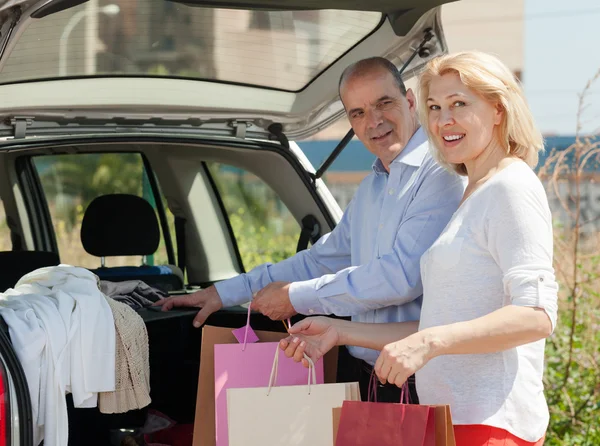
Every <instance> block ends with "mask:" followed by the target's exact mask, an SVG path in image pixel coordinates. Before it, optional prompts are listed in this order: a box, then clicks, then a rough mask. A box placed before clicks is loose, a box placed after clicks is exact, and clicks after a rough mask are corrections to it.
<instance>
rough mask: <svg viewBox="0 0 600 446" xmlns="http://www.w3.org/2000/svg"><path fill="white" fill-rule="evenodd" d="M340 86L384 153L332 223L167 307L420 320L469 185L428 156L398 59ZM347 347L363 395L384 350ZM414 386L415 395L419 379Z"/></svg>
mask: <svg viewBox="0 0 600 446" xmlns="http://www.w3.org/2000/svg"><path fill="white" fill-rule="evenodd" d="M339 92H340V98H341V100H342V103H343V104H344V108H345V110H346V113H347V115H348V119H349V121H350V124H351V125H352V128H353V130H354V132H355V134H356V136H357V137H358V138H359V139H360V141H361V142H362V143H363V144H364V145H365V147H366V148H367V149H368V150H369V151H370V152H371V153H373V154H374V155H375V156H376V157H377V160H376V161H375V163H374V165H373V172H372V173H371V174H369V175H368V176H367V177H366V178H365V179H364V180H363V181H362V183H361V184H360V186H359V188H358V190H357V192H356V194H355V196H354V197H353V199H352V201H351V202H350V204H349V205H348V208H347V209H346V211H345V212H344V215H343V217H342V219H341V221H340V222H339V224H338V225H337V226H336V227H335V229H334V230H333V231H332V232H331V233H329V234H326V235H324V236H323V237H321V239H320V240H319V241H318V242H317V243H316V244H315V245H314V246H312V247H311V248H310V249H308V250H304V251H301V252H299V253H297V254H296V255H294V256H293V257H291V258H289V259H286V260H284V261H282V262H279V263H277V264H266V265H261V266H258V267H257V268H255V269H253V270H252V271H250V272H249V273H246V274H242V275H240V276H237V277H234V278H232V279H229V280H226V281H223V282H219V283H217V284H216V285H214V286H211V287H209V288H207V289H206V290H202V291H199V292H197V293H194V294H191V295H189V296H181V297H171V298H168V299H166V300H164V301H161V302H160V304H162V305H163V310H169V309H170V308H172V307H174V306H197V307H200V308H201V310H200V311H199V313H198V315H197V316H196V318H195V319H194V326H196V327H199V326H201V325H202V324H203V323H204V321H205V320H206V318H207V317H208V316H209V315H210V314H211V313H213V312H214V311H217V310H219V309H220V308H222V307H223V306H232V305H238V304H242V303H245V302H248V301H249V300H252V308H253V309H254V310H257V311H260V312H261V313H263V314H264V315H266V316H268V317H270V318H271V319H285V318H288V317H290V316H292V315H294V314H297V313H300V314H304V315H314V314H335V315H337V316H352V319H353V320H356V321H362V322H369V323H378V322H379V323H381V322H403V321H414V320H418V319H419V314H420V309H421V300H422V285H421V276H420V266H419V261H420V258H421V255H422V254H423V253H424V252H425V251H426V250H427V249H428V248H429V247H430V246H431V244H432V243H433V242H434V241H435V239H436V238H437V237H438V236H439V234H440V233H441V232H442V230H443V229H444V227H445V226H446V224H447V223H448V221H449V220H450V217H451V216H452V214H453V213H454V211H455V210H456V209H457V207H458V204H459V202H460V200H461V198H462V195H463V192H464V182H463V180H462V179H461V178H460V177H458V176H457V175H455V174H453V173H450V172H448V171H446V170H445V169H443V168H442V167H441V166H439V165H438V164H437V163H436V162H435V161H434V160H433V159H432V158H431V155H429V152H428V144H427V137H426V134H425V132H424V130H423V129H421V128H420V125H419V122H418V120H417V115H416V100H415V96H414V94H413V92H412V91H411V90H408V91H407V90H406V87H405V86H404V83H403V82H402V78H401V76H400V73H399V72H398V70H397V69H396V67H395V66H394V65H393V64H392V63H391V62H389V61H388V60H386V59H384V58H379V57H375V58H369V59H365V60H362V61H359V62H357V63H355V64H353V65H351V66H350V67H348V68H347V69H346V70H345V71H344V73H343V74H342V76H341V78H340V83H339ZM253 295H254V299H252V297H253ZM348 351H349V353H350V356H348V355H346V351H345V350H344V349H342V350H341V351H340V367H339V370H340V375H339V376H338V379H339V380H340V381H355V380H358V381H359V382H360V384H361V394H362V395H363V398H366V397H367V395H368V390H367V389H368V386H369V379H370V375H371V371H372V367H373V365H374V364H375V361H376V359H377V357H378V352H375V351H373V350H367V349H362V348H356V347H349V348H348ZM382 387H383V388H381V389H379V391H378V400H379V401H395V402H398V401H399V392H398V389H397V388H396V387H394V386H390V385H387V386H382ZM409 387H411V394H412V397H413V400H415V399H416V393H415V392H414V381H411V380H409Z"/></svg>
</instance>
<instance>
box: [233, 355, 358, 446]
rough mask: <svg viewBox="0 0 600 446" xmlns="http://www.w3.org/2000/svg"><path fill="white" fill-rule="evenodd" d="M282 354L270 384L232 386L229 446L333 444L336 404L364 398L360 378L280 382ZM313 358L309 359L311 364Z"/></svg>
mask: <svg viewBox="0 0 600 446" xmlns="http://www.w3.org/2000/svg"><path fill="white" fill-rule="evenodd" d="M278 358H279V355H275V359H274V360H273V372H272V374H271V377H270V379H269V383H268V384H269V385H268V386H267V387H258V388H251V389H228V390H227V410H228V424H229V446H268V445H285V446H331V444H332V443H331V432H332V429H333V419H332V409H333V408H334V407H339V406H340V405H341V404H343V402H344V401H345V400H353V399H360V392H359V390H358V383H340V384H316V385H315V384H313V383H314V382H315V379H316V376H315V372H314V366H313V365H312V364H311V367H310V374H309V375H308V382H307V384H305V385H299V386H282V387H275V386H274V385H273V384H274V383H275V382H276V377H277V368H278V364H277V363H278ZM310 362H311V361H309V363H310Z"/></svg>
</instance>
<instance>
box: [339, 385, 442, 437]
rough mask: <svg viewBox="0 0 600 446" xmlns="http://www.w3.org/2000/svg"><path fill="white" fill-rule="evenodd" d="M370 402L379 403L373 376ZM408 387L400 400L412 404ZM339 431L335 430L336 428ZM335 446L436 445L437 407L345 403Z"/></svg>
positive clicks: (404, 389)
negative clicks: (409, 400)
mask: <svg viewBox="0 0 600 446" xmlns="http://www.w3.org/2000/svg"><path fill="white" fill-rule="evenodd" d="M369 387H370V389H369V400H373V399H375V400H376V397H377V395H376V383H375V379H374V376H371V385H370V386H369ZM408 395H409V392H408V387H407V385H406V384H405V385H404V386H403V388H402V392H401V396H400V401H401V402H403V401H405V396H406V400H407V401H408V398H409V397H408ZM334 429H335V427H334ZM334 436H335V439H336V440H335V446H362V445H365V446H366V445H377V446H388V445H389V446H392V445H393V446H436V426H435V408H434V407H432V406H421V405H417V404H402V403H401V404H396V403H377V402H360V401H344V403H343V405H342V410H341V414H340V420H339V424H338V426H337V433H334Z"/></svg>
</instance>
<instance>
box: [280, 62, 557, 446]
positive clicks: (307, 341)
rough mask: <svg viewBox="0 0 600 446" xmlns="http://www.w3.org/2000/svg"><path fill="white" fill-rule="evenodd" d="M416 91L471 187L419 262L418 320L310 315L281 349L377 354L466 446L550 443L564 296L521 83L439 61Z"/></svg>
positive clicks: (439, 149)
mask: <svg viewBox="0 0 600 446" xmlns="http://www.w3.org/2000/svg"><path fill="white" fill-rule="evenodd" d="M419 87H420V88H419V90H420V91H419V96H420V101H419V102H420V104H419V106H420V109H419V112H420V118H421V122H422V123H423V124H426V128H427V132H428V136H429V140H430V146H431V148H432V150H433V151H434V153H435V155H436V157H437V159H438V161H439V162H440V163H442V164H443V165H445V166H446V167H448V168H449V169H453V170H454V171H456V172H457V173H458V174H460V175H466V176H467V177H468V186H467V188H466V190H465V194H464V197H463V199H462V202H461V204H460V206H459V208H458V209H457V211H456V212H455V214H454V215H453V217H452V219H451V220H450V222H449V223H448V225H447V226H446V228H445V229H444V231H443V232H442V234H441V235H440V237H439V238H438V240H436V241H435V242H434V244H433V245H432V246H431V248H430V249H429V250H428V251H427V252H425V254H424V255H423V257H422V258H421V275H422V281H423V295H424V298H423V307H422V311H421V320H420V322H419V323H417V322H412V323H397V324H356V323H351V322H347V321H341V320H335V319H328V318H324V317H318V318H308V319H305V320H303V321H301V322H300V323H298V324H296V325H295V326H294V327H292V328H291V330H290V333H291V334H292V336H291V337H290V338H288V340H285V341H282V345H281V348H282V349H284V350H285V351H286V354H287V355H288V356H293V357H294V358H295V359H296V360H297V361H300V360H301V359H302V355H303V354H304V353H305V352H306V354H308V355H309V356H311V357H313V359H317V358H318V357H320V356H321V355H323V354H324V353H325V352H326V351H328V350H329V349H331V348H332V347H333V346H334V345H357V346H361V347H366V348H373V349H377V350H381V354H380V356H379V358H378V360H377V363H376V365H375V372H376V373H377V376H378V377H379V379H380V380H381V381H382V382H390V383H394V384H396V385H398V386H401V385H402V384H403V383H404V382H405V381H406V379H407V377H408V376H410V375H411V374H413V373H416V382H417V392H418V395H419V399H420V402H421V404H427V405H432V404H449V405H450V407H451V411H452V417H453V422H454V424H455V436H456V444H457V446H465V445H468V446H483V445H500V444H501V445H536V446H537V445H541V444H543V441H544V435H545V431H546V429H547V426H548V420H549V414H548V407H547V404H546V401H545V398H544V395H543V385H542V374H543V364H544V345H545V340H544V339H545V338H546V337H547V336H549V335H550V334H551V333H552V331H553V329H554V326H555V324H556V313H557V291H558V286H557V284H556V281H555V278H554V272H553V268H552V251H553V242H552V221H551V215H550V210H549V207H548V201H547V197H546V194H545V191H544V188H543V186H542V184H541V183H540V181H539V180H538V178H537V176H536V175H535V173H534V172H533V170H532V168H533V167H534V166H535V165H536V164H537V161H538V151H539V150H541V149H542V146H543V141H542V137H541V135H540V133H539V132H538V130H536V128H535V126H534V123H533V119H532V116H531V112H530V111H529V108H528V106H527V104H526V101H525V98H524V95H523V92H522V90H521V87H520V86H519V84H518V82H517V81H516V80H515V78H514V76H513V75H512V73H511V72H510V71H509V70H508V69H507V68H506V67H505V66H504V65H503V64H502V63H501V62H500V61H499V60H498V59H496V58H495V57H493V56H490V55H487V54H484V53H479V52H463V53H457V54H453V55H446V56H442V57H439V58H436V59H434V60H432V61H431V62H429V64H428V65H427V67H426V69H425V72H424V73H423V74H422V76H421V78H420V82H419Z"/></svg>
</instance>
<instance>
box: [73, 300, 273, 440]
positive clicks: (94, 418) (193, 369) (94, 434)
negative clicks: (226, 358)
mask: <svg viewBox="0 0 600 446" xmlns="http://www.w3.org/2000/svg"><path fill="white" fill-rule="evenodd" d="M140 315H141V316H142V318H143V319H144V321H145V322H146V327H147V329H148V336H149V347H150V386H151V392H150V396H151V398H152V403H151V404H150V406H148V407H147V408H144V409H141V410H135V411H130V412H127V413H124V414H115V415H107V414H102V413H100V411H99V410H98V409H96V408H95V409H74V408H73V407H72V401H71V400H70V396H69V397H67V398H68V402H69V426H70V428H69V429H70V430H69V445H71V446H107V445H112V444H116V445H118V444H119V443H117V442H115V437H117V436H124V435H132V436H135V434H136V432H139V429H140V428H141V427H142V426H143V425H144V422H145V420H146V416H147V413H148V410H157V411H159V412H161V413H163V414H165V415H167V416H168V417H169V418H171V419H173V420H174V421H176V422H177V423H178V424H180V425H187V429H189V431H190V432H191V431H192V427H193V423H194V416H195V411H196V396H197V390H198V375H199V369H200V345H201V337H202V329H195V328H194V327H193V326H192V320H193V318H194V316H195V315H196V311H193V310H181V311H179V310H175V311H171V312H169V313H159V312H156V311H153V310H148V309H145V310H141V311H140ZM245 323H246V311H245V309H243V308H237V309H231V310H230V311H221V312H219V313H215V314H213V315H212V316H210V318H209V319H208V321H207V325H216V326H221V327H231V328H238V327H241V326H243V325H244V324H245ZM252 326H253V328H254V329H257V330H269V331H282V329H283V325H282V324H281V322H274V321H271V320H269V319H267V318H265V317H263V316H262V315H253V316H252ZM111 441H112V442H111ZM173 446H177V445H175V444H174V445H173Z"/></svg>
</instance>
